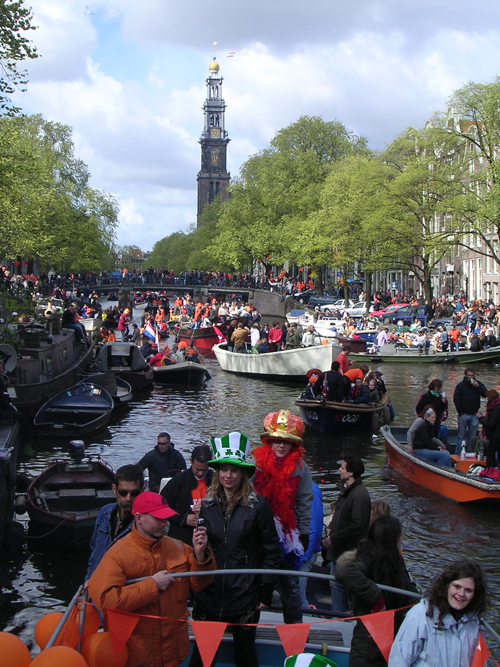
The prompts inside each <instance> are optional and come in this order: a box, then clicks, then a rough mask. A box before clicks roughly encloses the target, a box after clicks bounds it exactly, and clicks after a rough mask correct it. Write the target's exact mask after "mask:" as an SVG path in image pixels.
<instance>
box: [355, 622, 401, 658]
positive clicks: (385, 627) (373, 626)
mask: <svg viewBox="0 0 500 667" xmlns="http://www.w3.org/2000/svg"><path fill="white" fill-rule="evenodd" d="M360 620H361V621H362V622H363V624H364V626H365V628H366V629H367V630H368V632H369V633H370V635H371V636H372V639H373V641H374V642H375V643H376V644H377V646H378V647H379V649H380V652H381V653H382V655H383V656H384V658H385V659H386V660H387V662H389V653H390V652H391V646H392V642H393V641H394V609H391V610H390V611H379V612H378V614H370V615H369V616H360Z"/></svg>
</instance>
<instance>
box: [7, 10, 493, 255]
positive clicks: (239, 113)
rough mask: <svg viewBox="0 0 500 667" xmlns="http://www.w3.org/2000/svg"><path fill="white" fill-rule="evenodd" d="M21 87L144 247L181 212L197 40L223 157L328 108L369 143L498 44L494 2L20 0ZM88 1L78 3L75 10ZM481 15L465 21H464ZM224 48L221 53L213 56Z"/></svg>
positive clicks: (186, 199)
mask: <svg viewBox="0 0 500 667" xmlns="http://www.w3.org/2000/svg"><path fill="white" fill-rule="evenodd" d="M31 4H32V6H33V10H34V13H35V19H34V24H35V25H38V26H39V29H38V30H37V31H35V32H34V33H33V34H32V35H30V37H32V38H33V39H34V40H35V42H36V44H37V46H38V48H39V51H40V54H41V56H42V57H41V58H40V59H39V60H37V61H33V62H32V61H29V62H28V63H26V67H27V68H28V70H29V72H30V84H29V87H28V92H27V93H25V94H24V95H22V96H21V95H19V96H18V98H17V99H16V102H17V103H18V104H20V105H22V106H23V108H24V110H25V111H26V112H27V113H42V114H43V115H44V116H45V117H46V118H48V119H50V120H57V121H59V122H62V123H66V124H68V125H71V126H72V127H73V128H74V133H73V136H74V140H75V147H76V152H77V154H78V156H79V157H81V158H82V159H83V160H84V161H85V162H86V163H87V164H88V166H89V169H90V172H91V173H92V184H93V185H94V186H95V187H97V188H100V189H104V190H107V191H109V192H112V193H115V196H117V198H118V201H119V203H120V229H119V235H118V242H119V243H120V244H121V245H123V244H128V243H135V244H137V245H141V246H142V247H144V248H145V246H146V245H147V246H149V247H152V245H153V244H154V242H155V241H156V240H158V239H159V238H161V237H163V236H165V235H167V234H169V233H171V232H173V231H176V230H177V229H179V228H182V229H186V228H187V227H188V225H189V224H191V223H192V222H193V221H194V220H195V216H196V174H197V172H198V170H199V166H200V147H199V145H198V143H197V142H198V138H199V136H200V134H201V130H202V127H203V117H202V111H201V107H202V105H203V101H204V98H205V85H204V79H205V77H206V75H207V73H208V70H207V69H206V67H207V66H208V64H209V62H210V57H211V42H212V41H213V40H217V41H218V45H217V48H218V51H217V53H218V60H219V63H220V65H221V74H222V75H223V76H224V97H225V100H226V102H227V111H226V127H227V130H228V131H229V136H230V138H231V142H230V144H229V147H228V164H229V168H230V171H231V173H232V175H233V176H236V175H237V173H238V169H239V166H240V164H241V163H242V162H243V161H244V160H245V159H246V158H247V157H248V156H249V155H250V154H252V153H254V152H256V151H257V150H260V149H262V148H264V147H265V146H266V145H267V144H268V142H269V140H270V139H271V138H272V137H273V136H274V134H275V133H276V131H277V130H279V129H280V128H282V127H285V126H286V125H288V124H290V123H292V122H294V121H295V120H297V118H298V117H299V116H301V115H310V116H312V115H320V116H323V118H325V120H331V119H333V118H337V119H338V120H340V121H341V122H342V123H344V124H345V125H346V126H347V127H348V128H350V129H352V130H354V131H355V132H356V133H358V134H362V135H364V136H366V137H367V138H368V140H369V142H370V144H371V145H372V146H374V147H382V146H383V145H384V143H386V142H389V141H391V139H392V138H393V137H394V135H395V134H397V133H398V132H401V131H402V130H403V129H404V128H405V127H406V126H408V125H422V124H423V123H424V122H425V120H426V119H427V118H429V117H430V115H431V114H432V113H433V112H434V111H435V110H439V109H444V108H445V102H446V98H447V97H448V96H449V95H450V94H451V93H452V92H453V90H454V89H456V88H458V87H460V86H461V85H463V84H464V83H465V82H466V81H467V80H476V81H485V80H486V81H488V80H491V79H492V77H493V76H494V75H495V74H496V73H497V71H496V64H497V63H498V62H499V55H500V30H499V29H498V28H497V27H496V26H498V25H500V5H499V4H498V3H492V2H489V0H476V1H475V3H474V7H473V8H472V6H471V5H470V2H468V1H467V2H466V1H465V0H441V1H440V2H439V3H436V2H435V0H405V2H401V0H356V2H352V0H336V1H335V2H332V0H315V2H314V3H309V4H308V5H307V4H306V5H305V4H304V3H303V2H299V0H273V2H272V3H269V1H268V0H254V2H253V3H247V2H243V0H219V2H218V3H217V11H216V12H207V11H204V9H203V8H204V7H205V6H204V5H203V4H202V3H201V0H183V2H182V3H179V2H172V1H169V0H142V1H141V2H140V3H138V2H137V1H136V0H95V2H93V1H92V0H90V1H89V2H88V3H87V0H83V1H82V0H32V3H31ZM87 4H88V5H89V8H90V11H91V12H92V14H87V12H86V7H87ZM474 15H475V16H481V24H480V25H478V24H477V22H476V24H474V22H473V21H471V18H472V17H473V16H474ZM228 50H235V51H236V57H235V58H233V59H228V58H225V57H224V55H225V53H226V52H227V51H228Z"/></svg>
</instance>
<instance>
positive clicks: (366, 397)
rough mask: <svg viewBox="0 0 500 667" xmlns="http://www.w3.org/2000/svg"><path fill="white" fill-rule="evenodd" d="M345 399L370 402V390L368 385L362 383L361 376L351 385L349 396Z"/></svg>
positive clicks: (353, 401) (351, 401) (354, 401)
mask: <svg viewBox="0 0 500 667" xmlns="http://www.w3.org/2000/svg"><path fill="white" fill-rule="evenodd" d="M347 400H348V401H349V402H350V403H369V402H370V392H369V390H368V387H366V386H365V385H364V384H363V381H362V379H361V378H356V379H355V380H354V384H353V385H352V387H351V391H350V392H349V396H348V398H347Z"/></svg>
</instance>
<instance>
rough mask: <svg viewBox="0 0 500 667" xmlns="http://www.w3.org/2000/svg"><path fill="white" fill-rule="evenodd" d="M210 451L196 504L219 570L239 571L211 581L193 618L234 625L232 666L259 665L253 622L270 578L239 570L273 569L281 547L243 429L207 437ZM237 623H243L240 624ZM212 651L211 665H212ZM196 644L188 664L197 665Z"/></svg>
mask: <svg viewBox="0 0 500 667" xmlns="http://www.w3.org/2000/svg"><path fill="white" fill-rule="evenodd" d="M211 445H212V449H213V452H214V458H213V460H211V461H209V464H210V465H211V466H212V467H213V468H215V473H214V477H213V481H212V485H211V487H210V490H209V492H208V494H207V497H206V498H204V500H203V501H202V504H201V515H200V516H201V518H202V519H203V520H204V521H205V526H206V529H207V531H208V541H209V544H210V546H211V547H212V549H213V552H214V556H215V560H216V562H217V568H218V569H220V570H221V569H241V570H242V573H241V575H234V574H233V575H224V576H223V577H217V580H216V581H214V583H213V584H211V585H210V586H208V587H207V588H206V589H205V590H204V591H202V592H200V593H197V594H196V595H195V599H194V607H193V619H194V620H198V621H219V622H224V623H229V624H231V623H233V624H234V626H232V627H230V630H232V632H233V646H234V664H235V665H236V667H258V665H259V662H258V659H257V652H256V650H255V635H256V627H255V625H250V626H245V625H244V624H255V623H258V622H259V618H260V610H261V609H263V608H264V607H267V606H269V605H270V604H271V599H272V592H273V589H274V578H273V577H270V576H269V575H264V576H262V577H257V576H255V575H250V574H247V573H245V572H244V570H247V569H254V568H262V569H272V570H276V569H278V567H279V562H280V546H279V541H278V535H277V533H276V528H275V525H274V521H273V514H272V511H271V508H270V507H269V503H268V502H267V501H266V500H265V499H264V498H263V497H262V496H260V495H258V494H257V493H256V492H255V490H254V489H253V487H252V485H251V484H250V482H249V481H248V478H249V476H251V475H252V474H253V472H254V470H255V466H254V465H252V464H250V463H247V462H246V457H247V455H248V453H249V450H250V442H249V440H248V438H247V436H246V435H244V434H243V433H238V432H233V433H229V434H228V435H225V436H223V437H222V438H212V439H211ZM240 624H242V625H240ZM216 658H217V654H216V655H215V656H214V660H213V662H212V665H214V664H215V661H216ZM202 664H203V663H202V660H201V656H200V652H199V650H198V646H197V645H196V644H195V646H194V649H193V654H192V656H191V661H190V663H189V665H190V667H202Z"/></svg>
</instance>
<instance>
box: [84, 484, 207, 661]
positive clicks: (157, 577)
mask: <svg viewBox="0 0 500 667" xmlns="http://www.w3.org/2000/svg"><path fill="white" fill-rule="evenodd" d="M174 514H176V512H174V511H173V510H172V509H171V508H170V507H169V506H168V504H167V501H166V500H165V499H164V498H162V497H161V496H160V495H159V494H158V493H153V492H152V491H145V492H144V493H141V494H139V495H138V496H137V498H136V499H135V500H134V504H133V505H132V515H133V517H134V524H133V526H132V531H131V532H130V533H129V534H128V535H126V536H125V537H123V538H122V539H121V540H118V542H115V543H114V544H113V545H112V546H111V547H110V548H109V549H108V551H106V553H105V554H104V556H103V557H102V559H101V562H100V563H99V565H98V566H97V569H96V570H95V572H94V573H93V574H92V576H91V577H90V579H89V582H88V589H89V593H90V596H91V598H92V600H93V602H94V604H95V605H96V606H97V607H98V608H99V610H100V611H102V612H103V616H104V628H105V629H107V627H108V624H107V610H108V609H116V610H121V611H127V612H132V613H136V614H140V615H141V616H142V618H140V619H139V622H138V623H137V625H136V626H135V628H134V630H133V632H132V634H131V635H130V638H129V640H128V641H127V648H128V651H129V658H128V661H127V665H129V666H131V667H132V666H138V665H141V667H178V666H179V665H180V664H181V663H182V662H183V661H184V660H185V658H186V657H187V655H188V653H189V635H188V627H187V623H186V622H185V619H187V617H188V610H187V598H188V595H189V591H190V588H191V589H192V590H194V591H199V590H201V589H202V588H205V586H208V584H210V583H211V582H212V579H213V577H193V578H192V579H190V578H179V579H175V578H174V577H172V576H170V574H169V573H172V572H175V573H178V572H189V571H205V570H215V569H216V566H215V561H214V559H213V555H212V552H211V550H210V549H209V548H208V546H207V533H206V529H205V528H203V527H199V528H197V529H196V530H195V531H194V532H193V547H192V548H191V547H189V546H188V545H187V544H184V543H183V542H179V541H178V540H173V539H172V538H171V537H167V536H165V535H164V534H163V531H164V528H165V527H166V524H167V519H168V518H170V517H171V516H173V515H174ZM129 579H139V581H136V582H135V583H133V584H130V585H127V583H126V582H127V581H128V580H129ZM151 617H153V618H151ZM173 619H179V620H173Z"/></svg>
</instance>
